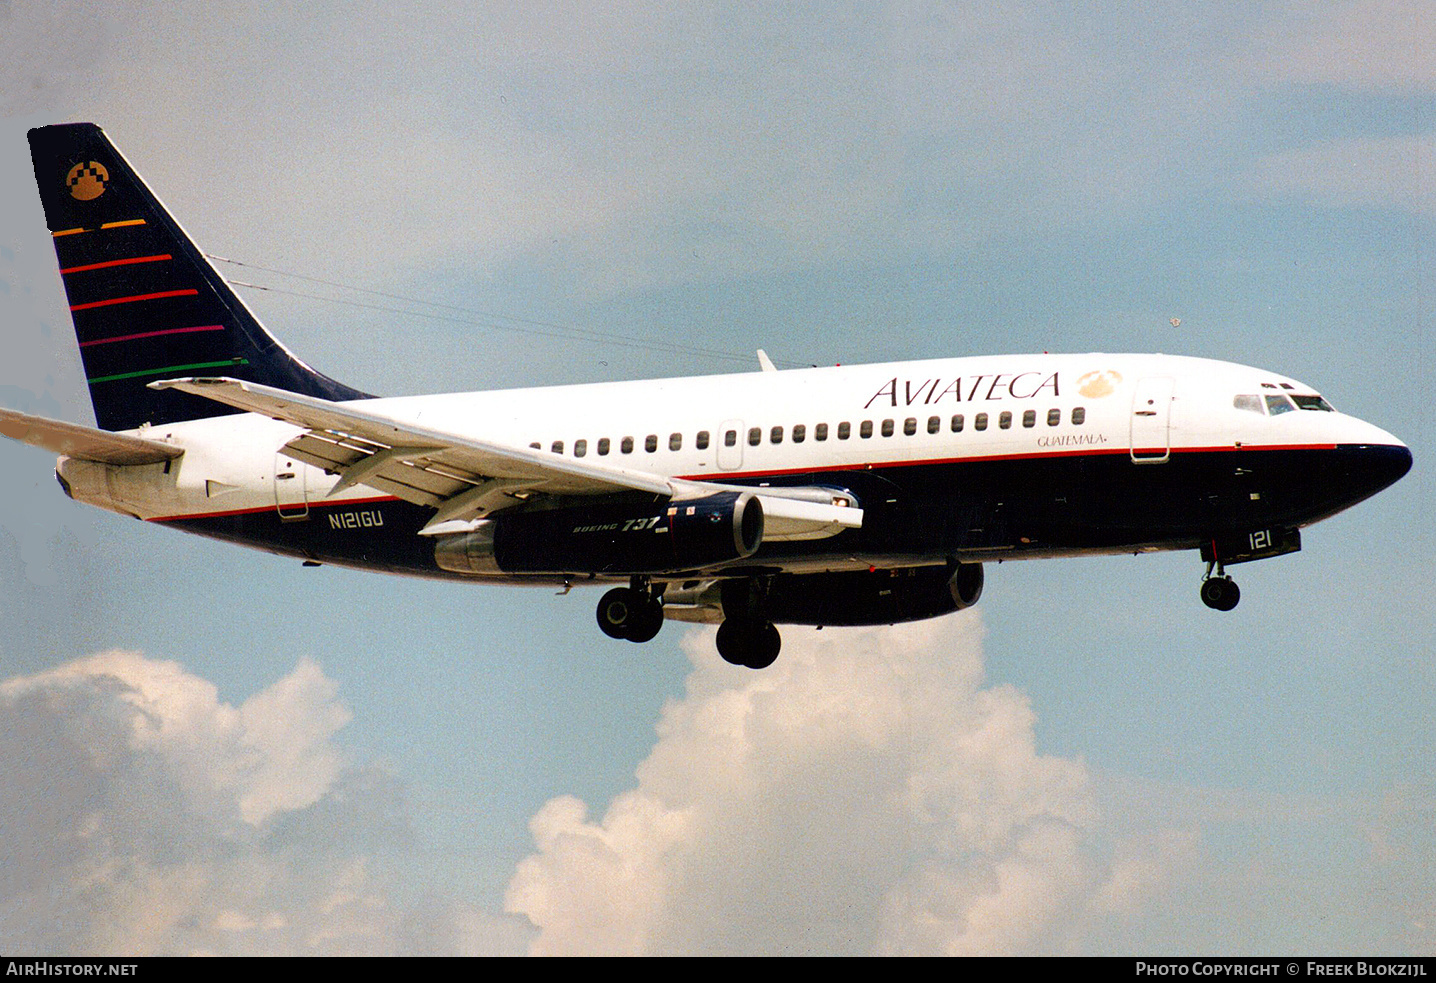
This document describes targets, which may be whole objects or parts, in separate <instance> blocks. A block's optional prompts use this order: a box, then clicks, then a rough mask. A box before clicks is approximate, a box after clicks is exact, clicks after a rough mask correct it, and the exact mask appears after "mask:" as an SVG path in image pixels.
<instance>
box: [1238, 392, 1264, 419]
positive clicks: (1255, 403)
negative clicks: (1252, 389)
mask: <svg viewBox="0 0 1436 983" xmlns="http://www.w3.org/2000/svg"><path fill="white" fill-rule="evenodd" d="M1232 406H1234V407H1236V408H1237V409H1239V410H1246V411H1247V412H1248V413H1261V414H1262V415H1265V414H1266V410H1264V409H1262V406H1261V397H1260V396H1256V395H1244V396H1233V397H1232Z"/></svg>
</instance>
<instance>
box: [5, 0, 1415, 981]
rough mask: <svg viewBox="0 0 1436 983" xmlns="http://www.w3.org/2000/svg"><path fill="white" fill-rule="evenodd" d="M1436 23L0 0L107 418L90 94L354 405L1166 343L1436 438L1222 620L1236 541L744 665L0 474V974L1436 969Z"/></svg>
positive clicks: (1408, 14)
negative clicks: (205, 969) (1189, 963)
mask: <svg viewBox="0 0 1436 983" xmlns="http://www.w3.org/2000/svg"><path fill="white" fill-rule="evenodd" d="M1433 52H1436V12H1433V10H1432V8H1431V6H1430V5H1429V4H1427V3H1424V2H1403V0H1382V2H1377V0H1339V2H1329V3H1322V4H1310V3H1295V2H1292V3H1287V2H1273V3H1225V2H1214V3H1209V4H1202V5H1192V4H1184V3H1171V2H1155V3H1152V2H1144V3H1135V2H1133V3H1121V2H1116V3H1105V4H1101V5H1069V4H1049V3H1035V2H1015V3H1009V4H1002V5H997V6H994V5H991V4H975V3H942V4H938V3H932V4H920V3H912V4H883V3H872V4H857V5H850V4H822V5H806V4H728V3H713V4H703V5H678V6H675V5H671V4H636V3H635V4H628V3H604V4H596V3H567V4H538V3H535V4H523V5H510V4H493V5H488V4H473V5H457V4H448V5H439V4H407V5H402V6H400V7H396V6H395V5H390V4H372V5H369V4H334V3H325V2H315V3H306V4H303V5H293V6H288V5H286V6H279V5H273V4H234V5H227V6H225V7H224V8H223V9H222V10H221V9H220V8H216V7H214V6H212V5H205V6H203V7H200V6H198V5H191V4H187V3H182V2H181V3H176V2H168V3H136V2H125V0H117V2H114V3H110V4H105V5H104V6H103V9H100V8H93V9H92V8H85V9H84V10H81V9H80V8H78V7H69V6H66V5H57V4H49V3H33V2H29V0H8V2H6V0H0V189H3V190H0V331H3V337H4V339H5V341H6V344H5V349H4V350H5V357H4V359H0V405H3V406H6V407H9V408H13V409H18V410H22V411H25V412H30V413H38V414H42V415H46V416H51V417H57V418H60V419H65V420H72V421H75V422H79V423H85V424H90V423H92V421H93V416H92V413H91V410H90V407H89V403H88V398H87V394H86V391H85V386H84V382H83V378H82V376H81V374H80V370H79V359H78V351H77V349H76V347H75V341H74V336H73V332H72V330H71V328H70V324H69V319H68V315H67V312H66V308H65V304H64V299H63V291H62V288H61V285H60V281H59V276H58V274H57V272H56V264H55V262H54V255H53V251H52V247H51V242H50V238H49V236H48V235H47V234H46V230H45V227H44V220H43V216H42V214H41V212H40V207H39V201H38V196H37V194H36V193H35V188H34V183H33V173H32V171H31V169H30V164H29V160H28V148H27V147H26V145H25V131H26V130H27V129H28V128H29V127H32V126H37V125H43V124H45V123H51V122H62V121H70V120H93V121H95V122H97V123H99V124H100V125H101V126H103V127H104V128H105V130H106V132H107V133H108V134H109V135H110V137H111V139H112V140H114V141H115V143H116V144H117V145H118V146H119V148H120V149H121V150H122V151H123V152H124V153H125V155H126V156H127V157H128V159H129V160H130V161H131V163H132V164H133V165H134V166H135V167H136V169H137V170H138V171H139V172H140V174H141V175H143V176H144V178H145V179H146V180H147V181H148V182H149V184H150V186H151V187H152V189H154V190H155V192H156V193H157V194H158V195H159V197H160V198H161V199H162V200H164V201H165V202H166V204H167V205H168V206H169V207H170V209H171V210H172V211H173V213H174V214H175V216H176V217H177V218H178V220H179V221H180V222H181V223H182V224H183V225H184V226H185V228H186V229H187V230H188V231H189V232H190V234H191V235H192V236H193V237H194V238H195V239H196V240H197V241H198V242H199V244H200V245H201V247H202V248H203V249H205V250H206V251H208V252H211V253H213V254H217V255H220V256H224V257H228V258H231V259H234V260H238V261H241V262H243V263H246V264H249V265H248V266H247V267H235V266H230V265H225V266H224V269H225V271H226V272H227V274H228V275H231V276H233V277H234V278H236V279H240V280H244V281H246V282H249V283H253V284H260V285H263V286H268V287H271V288H273V289H271V290H269V291H261V290H257V289H254V288H252V287H245V288H240V292H241V293H242V295H243V296H244V297H245V299H246V300H247V301H248V302H249V303H250V304H251V305H252V306H253V308H254V309H255V311H256V313H257V314H258V315H259V316H260V317H261V319H262V320H264V321H265V323H266V324H267V325H268V327H269V328H270V330H271V331H273V332H274V333H275V334H276V335H278V336H279V337H280V338H281V339H282V340H283V341H284V342H285V344H286V345H288V346H289V347H290V348H291V349H292V350H294V351H295V352H297V353H298V354H299V355H300V356H301V357H303V358H304V359H305V360H306V361H308V362H309V363H310V364H312V365H314V366H315V367H316V368H318V369H320V370H321V371H323V372H325V373H326V374H329V375H331V376H333V377H335V378H338V379H340V380H343V381H345V382H347V383H349V384H351V385H353V386H356V387H357V388H360V389H363V390H366V391H369V392H374V393H379V394H383V395H400V394H410V393H423V392H437V391H469V390H482V389H488V388H499V387H510V386H520V385H530V384H531V385H553V384H562V383H570V382H592V381H605V380H619V379H637V378H653V377H661V376H670V375H671V376H682V375H690V374H705V373H717V372H726V371H748V370H751V369H753V368H754V367H755V366H756V359H755V358H754V356H753V355H752V352H753V351H754V349H756V348H759V347H762V348H764V349H766V350H767V351H768V352H769V353H770V354H771V355H772V356H773V358H774V359H775V360H777V361H778V362H779V364H780V365H807V364H818V365H823V364H832V363H838V362H841V363H844V364H847V363H858V362H878V361H888V360H898V359H910V358H923V357H949V356H958V355H969V354H990V353H1005V352H1032V351H1076V352H1083V351H1161V352H1167V353H1172V354H1186V355H1197V356H1205V357H1213V358H1221V359H1226V360H1230V361H1237V362H1242V363H1246V364H1252V365H1258V366H1262V367H1266V368H1270V369H1272V370H1274V371H1279V372H1281V373H1283V374H1287V375H1290V376H1294V377H1296V378H1298V379H1301V380H1303V381H1304V382H1307V383H1309V384H1311V385H1313V386H1315V387H1316V388H1317V389H1318V390H1320V391H1321V392H1323V393H1324V394H1325V395H1326V396H1327V397H1328V398H1329V399H1330V400H1331V401H1332V402H1333V403H1334V404H1335V405H1336V406H1337V407H1338V408H1339V409H1341V410H1343V411H1345V412H1349V413H1352V414H1354V415H1356V416H1359V417H1362V418H1363V419H1366V420H1369V421H1371V422H1373V423H1376V424H1377V425H1379V426H1381V427H1383V428H1385V429H1387V430H1389V431H1391V432H1392V433H1395V434H1396V435H1398V436H1399V437H1401V438H1402V439H1404V440H1405V441H1406V442H1407V443H1408V444H1409V445H1410V446H1411V448H1412V451H1413V454H1414V456H1415V467H1414V469H1413V471H1412V472H1411V473H1410V474H1409V475H1408V476H1407V477H1406V478H1405V479H1404V480H1402V481H1401V482H1400V483H1398V484H1397V485H1396V486H1394V487H1392V488H1391V489H1388V490H1387V491H1385V492H1383V493H1382V494H1380V495H1379V496H1377V497H1376V498H1374V499H1372V500H1371V501H1368V502H1366V503H1363V504H1362V505H1360V506H1358V507H1356V508H1355V509H1353V510H1351V511H1349V512H1347V513H1343V514H1341V515H1339V516H1337V517H1335V518H1333V519H1330V520H1328V521H1327V522H1324V523H1322V524H1320V525H1318V526H1316V527H1313V528H1311V529H1309V530H1307V531H1306V533H1305V535H1304V537H1303V550H1302V552H1300V553H1297V554H1294V555H1290V556H1286V557H1281V558H1277V559H1273V560H1269V561H1263V562H1260V563H1255V564H1247V565H1242V566H1239V567H1235V568H1233V569H1232V573H1233V574H1234V576H1235V578H1236V579H1237V581H1238V582H1239V583H1240V584H1241V587H1242V602H1241V605H1240V607H1238V608H1237V609H1236V610H1235V611H1233V612H1231V613H1230V614H1218V613H1216V612H1213V611H1210V610H1208V609H1207V608H1205V607H1204V606H1203V605H1202V604H1201V603H1200V601H1199V600H1198V597H1197V585H1198V581H1199V578H1200V575H1201V572H1202V565H1201V564H1200V562H1199V561H1198V559H1197V557H1196V556H1195V555H1192V554H1183V553H1173V554H1165V555H1144V556H1141V557H1115V558H1110V557H1109V558H1100V559H1082V560H1063V561H1044V562H1029V563H1011V564H1002V565H990V566H989V568H988V570H987V586H986V592H985V594H984V596H983V599H982V602H981V603H980V604H979V605H978V606H977V607H976V608H974V609H972V610H970V611H967V612H962V613H959V614H956V615H952V616H949V617H946V618H942V619H938V620H935V621H931V622H924V623H919V624H915V625H909V626H900V627H896V628H888V627H882V628H873V629H847V630H839V629H828V630H826V631H823V632H816V631H812V630H809V629H803V628H796V627H788V628H785V629H784V649H783V653H782V655H781V657H780V658H779V660H778V662H777V663H776V664H775V665H774V666H773V667H772V668H771V669H769V670H765V671H763V672H759V673H754V672H750V671H748V670H744V669H739V668H735V667H731V666H728V665H726V664H724V663H722V662H721V660H719V659H718V657H717V656H716V654H715V653H714V647H713V640H712V631H711V629H705V628H698V627H690V626H684V625H681V624H677V623H671V624H669V625H667V626H666V627H665V628H664V630H663V632H662V633H661V634H660V635H659V636H658V638H657V639H656V640H655V641H653V642H651V643H649V644H647V645H644V646H634V645H628V644H623V643H618V642H612V641H610V640H608V639H606V638H604V637H602V636H601V635H600V634H599V633H598V631H597V628H596V625H595V624H594V621H593V604H594V603H595V602H596V601H597V595H596V594H595V593H593V592H589V591H574V592H573V593H572V594H571V595H569V596H567V597H556V596H553V595H552V594H551V593H550V592H549V591H547V590H542V589H514V588H496V587H471V586H467V585H462V584H448V583H431V582H426V581H413V580H403V579H397V578H390V577H383V576H379V575H375V574H365V573H362V572H355V571H345V570H338V569H333V568H329V567H324V568H320V569H317V570H315V569H303V568H301V567H300V565H299V564H298V563H296V562H293V561H286V560H281V559H277V558H274V557H271V556H268V555H265V554H261V553H257V552H250V551H245V550H241V549H237V548H235V547H230V546H225V545H221V544H217V543H211V542H207V541H204V540H200V539H196V538H191V537H185V536H183V535H180V534H178V533H176V532H174V531H171V530H165V529H158V528H153V527H150V526H146V525H143V524H140V523H136V522H133V521H129V520H125V519H122V518H121V517H118V516H114V515H111V514H108V513H103V512H99V511H97V510H93V509H88V508H86V507H84V506H80V505H78V504H76V503H73V502H70V501H69V500H67V499H65V498H64V497H63V495H62V494H61V493H60V491H59V489H58V487H57V486H56V484H55V482H54V479H53V475H52V468H53V461H52V459H51V458H50V457H49V455H47V454H46V453H45V452H43V451H39V450H36V449H33V448H28V447H23V446H19V445H13V444H10V443H9V442H6V446H3V447H0V504H3V506H4V507H3V509H0V744H3V749H0V787H3V788H5V789H6V790H7V794H6V795H5V796H3V797H0V948H5V949H8V950H9V951H38V952H55V953H116V952H126V953H136V954H186V953H198V952H213V953H260V952H266V953H274V952H294V953H366V952H374V953H399V954H403V953H459V954H475V955H478V954H510V953H522V952H530V953H534V954H555V953H587V954H598V953H613V954H626V953H638V954H688V953H705V954H706V953H712V954H770V953H810V954H862V953H880V954H926V953H945V954H985V953H1076V954H1122V953H1139V952H1140V953H1144V954H1160V953H1192V952H1207V953H1237V954H1249V953H1250V954H1258V953H1290V952H1297V951H1301V952H1307V953H1312V954H1318V953H1364V954H1408V953H1418V954H1427V955H1430V954H1432V953H1433V952H1436V832H1433V831H1434V830H1436V780H1433V778H1432V769H1431V758H1432V751H1433V747H1436V715H1433V714H1432V712H1431V707H1432V706H1436V669H1433V661H1436V660H1433V655H1436V613H1433V612H1436V604H1433V603H1432V602H1433V600H1436V587H1433V582H1436V540H1433V535H1432V531H1431V526H1432V521H1433V519H1436V516H1433V514H1432V506H1431V503H1432V501H1433V491H1436V488H1433V481H1432V478H1431V477H1430V467H1429V464H1428V461H1429V460H1430V459H1431V457H1432V454H1433V451H1436V420H1433V413H1432V409H1431V398H1430V393H1431V391H1432V385H1433V382H1436V379H1433V356H1436V351H1433V334H1432V329H1431V318H1432V314H1431V311H1432V310H1434V309H1436V277H1433V274H1432V270H1433V261H1436V256H1433V248H1432V243H1433V234H1436V163H1433V161H1436V54H1433ZM257 267H264V268H267V269H257ZM274 271H280V272H274ZM295 274H297V275H298V276H299V277H308V278H310V279H299V278H297V277H296V276H295ZM316 281H328V282H327V283H325V282H316ZM335 284H343V285H346V286H342V287H341V286H336V285H335ZM356 288H357V289H356ZM281 291H283V292H281ZM366 291H367V292H366ZM338 301H344V303H340V302H338ZM434 305H447V306H443V307H437V306H434ZM1173 318H1179V319H1180V324H1179V325H1178V326H1174V325H1173V324H1172V319H1173Z"/></svg>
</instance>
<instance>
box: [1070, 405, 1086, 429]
mask: <svg viewBox="0 0 1436 983" xmlns="http://www.w3.org/2000/svg"><path fill="white" fill-rule="evenodd" d="M1086 422H1087V407H1085V406H1076V407H1073V409H1072V425H1073V426H1074V427H1080V426H1081V425H1082V424H1084V423H1086Z"/></svg>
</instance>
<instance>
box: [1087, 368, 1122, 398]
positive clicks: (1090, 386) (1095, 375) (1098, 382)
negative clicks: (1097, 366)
mask: <svg viewBox="0 0 1436 983" xmlns="http://www.w3.org/2000/svg"><path fill="white" fill-rule="evenodd" d="M1121 384H1122V374H1121V373H1120V372H1114V371H1112V370H1111V369H1103V370H1102V371H1100V372H1088V373H1087V374H1086V375H1084V376H1083V377H1082V378H1080V379H1078V380H1077V391H1078V392H1079V393H1081V394H1082V395H1083V396H1086V397H1087V398H1088V399H1101V398H1102V397H1103V396H1110V395H1112V394H1113V393H1114V392H1116V391H1117V387H1118V386H1120V385H1121Z"/></svg>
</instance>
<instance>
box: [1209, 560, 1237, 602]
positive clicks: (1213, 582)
mask: <svg viewBox="0 0 1436 983" xmlns="http://www.w3.org/2000/svg"><path fill="white" fill-rule="evenodd" d="M1213 571H1215V573H1214V572H1213ZM1241 599H1242V592H1241V589H1240V588H1239V587H1237V582H1236V581H1235V580H1233V579H1232V578H1231V577H1230V576H1229V575H1228V574H1227V572H1226V571H1225V570H1223V569H1222V565H1221V562H1220V561H1216V560H1213V561H1210V562H1208V563H1207V572H1206V574H1205V575H1204V576H1203V577H1202V603H1203V604H1205V605H1206V606H1207V607H1209V608H1211V609H1212V610H1214V611H1230V610H1231V609H1232V608H1234V607H1236V606H1237V602H1238V601H1240V600H1241Z"/></svg>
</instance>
